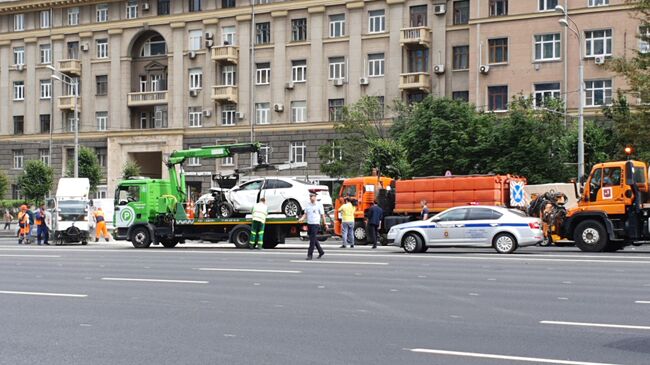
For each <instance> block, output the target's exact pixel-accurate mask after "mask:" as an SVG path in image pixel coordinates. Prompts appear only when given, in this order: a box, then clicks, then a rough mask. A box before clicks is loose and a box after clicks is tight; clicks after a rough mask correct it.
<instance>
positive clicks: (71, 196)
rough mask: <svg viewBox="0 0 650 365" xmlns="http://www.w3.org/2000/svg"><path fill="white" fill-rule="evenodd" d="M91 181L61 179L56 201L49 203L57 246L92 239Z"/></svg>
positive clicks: (85, 242)
mask: <svg viewBox="0 0 650 365" xmlns="http://www.w3.org/2000/svg"><path fill="white" fill-rule="evenodd" d="M89 193H90V181H89V180H88V179H87V178H66V177H64V178H61V179H60V180H59V184H58V186H57V189H56V195H55V197H54V199H49V200H48V202H47V207H48V210H50V212H51V213H52V225H51V226H50V229H51V230H52V232H53V236H52V238H53V241H54V243H55V244H63V243H75V242H81V244H82V245H87V244H88V240H89V239H90V236H91V235H90V230H91V228H90V221H91V219H90V216H89V209H88V205H89V202H90V201H89V199H88V194H89Z"/></svg>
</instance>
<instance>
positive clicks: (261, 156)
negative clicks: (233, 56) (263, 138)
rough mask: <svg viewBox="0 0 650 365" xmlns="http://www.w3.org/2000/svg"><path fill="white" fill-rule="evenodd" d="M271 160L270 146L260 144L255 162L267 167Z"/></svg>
mask: <svg viewBox="0 0 650 365" xmlns="http://www.w3.org/2000/svg"><path fill="white" fill-rule="evenodd" d="M270 160H271V146H269V145H268V144H266V143H262V144H261V146H260V149H259V150H258V152H257V161H260V162H261V163H263V164H265V165H268V164H269V161H270Z"/></svg>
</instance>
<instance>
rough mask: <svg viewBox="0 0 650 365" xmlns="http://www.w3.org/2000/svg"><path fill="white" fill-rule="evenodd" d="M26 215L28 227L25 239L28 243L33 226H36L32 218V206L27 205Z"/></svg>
mask: <svg viewBox="0 0 650 365" xmlns="http://www.w3.org/2000/svg"><path fill="white" fill-rule="evenodd" d="M27 216H28V217H29V229H28V230H27V239H28V241H29V243H31V242H32V237H34V228H35V227H36V225H35V224H34V223H35V221H36V220H35V219H34V207H27Z"/></svg>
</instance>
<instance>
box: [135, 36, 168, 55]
mask: <svg viewBox="0 0 650 365" xmlns="http://www.w3.org/2000/svg"><path fill="white" fill-rule="evenodd" d="M165 54H167V44H166V43H165V38H163V37H162V36H160V35H154V36H151V37H150V38H149V39H147V40H146V41H145V42H144V44H143V45H142V48H141V49H140V57H151V56H160V55H165Z"/></svg>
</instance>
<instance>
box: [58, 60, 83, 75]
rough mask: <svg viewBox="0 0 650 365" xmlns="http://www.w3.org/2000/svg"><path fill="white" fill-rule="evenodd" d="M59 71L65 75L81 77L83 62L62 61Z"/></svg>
mask: <svg viewBox="0 0 650 365" xmlns="http://www.w3.org/2000/svg"><path fill="white" fill-rule="evenodd" d="M59 71H61V72H63V73H65V74H72V75H77V76H80V75H81V61H79V60H60V61H59Z"/></svg>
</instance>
